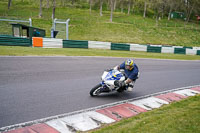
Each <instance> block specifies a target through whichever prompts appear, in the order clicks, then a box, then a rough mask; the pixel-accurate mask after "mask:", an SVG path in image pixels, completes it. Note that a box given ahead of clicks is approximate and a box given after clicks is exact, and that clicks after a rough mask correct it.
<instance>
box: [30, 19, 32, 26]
mask: <svg viewBox="0 0 200 133" xmlns="http://www.w3.org/2000/svg"><path fill="white" fill-rule="evenodd" d="M29 24H30V26H32V19H31V18H29Z"/></svg>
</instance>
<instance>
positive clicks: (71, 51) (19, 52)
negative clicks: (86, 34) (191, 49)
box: [0, 46, 200, 60]
mask: <svg viewBox="0 0 200 133" xmlns="http://www.w3.org/2000/svg"><path fill="white" fill-rule="evenodd" d="M0 55H3V56H4V55H8V56H109V57H133V58H156V59H179V60H200V56H198V55H179V54H164V53H163V54H161V53H147V52H136V51H116V50H102V49H101V50H98V49H77V48H60V49H57V48H50V49H49V48H31V47H17V46H0Z"/></svg>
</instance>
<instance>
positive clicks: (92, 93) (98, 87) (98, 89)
mask: <svg viewBox="0 0 200 133" xmlns="http://www.w3.org/2000/svg"><path fill="white" fill-rule="evenodd" d="M101 87H102V86H101V84H98V85H96V86H95V87H93V88H92V89H91V91H90V96H92V97H93V96H98V95H99V94H100V93H101Z"/></svg>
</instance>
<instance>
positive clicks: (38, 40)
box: [33, 37, 43, 47]
mask: <svg viewBox="0 0 200 133" xmlns="http://www.w3.org/2000/svg"><path fill="white" fill-rule="evenodd" d="M33 47H43V38H42V37H33Z"/></svg>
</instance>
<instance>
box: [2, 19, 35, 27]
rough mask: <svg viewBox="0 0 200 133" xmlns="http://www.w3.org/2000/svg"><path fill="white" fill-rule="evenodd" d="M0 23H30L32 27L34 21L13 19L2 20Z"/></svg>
mask: <svg viewBox="0 0 200 133" xmlns="http://www.w3.org/2000/svg"><path fill="white" fill-rule="evenodd" d="M0 21H7V22H23V23H29V25H30V26H32V19H31V18H29V20H28V21H26V20H12V19H0Z"/></svg>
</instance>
